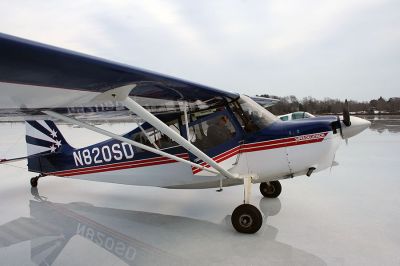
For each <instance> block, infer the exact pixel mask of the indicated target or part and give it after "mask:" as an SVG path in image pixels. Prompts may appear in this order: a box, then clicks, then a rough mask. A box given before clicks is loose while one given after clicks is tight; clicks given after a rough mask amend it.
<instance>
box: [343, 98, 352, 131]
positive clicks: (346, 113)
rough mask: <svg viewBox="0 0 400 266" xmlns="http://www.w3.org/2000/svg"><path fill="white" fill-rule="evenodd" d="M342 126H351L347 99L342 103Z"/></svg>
mask: <svg viewBox="0 0 400 266" xmlns="http://www.w3.org/2000/svg"><path fill="white" fill-rule="evenodd" d="M343 124H345V125H346V127H349V126H350V125H351V121H350V112H349V102H348V101H347V99H346V100H345V101H344V106H343Z"/></svg>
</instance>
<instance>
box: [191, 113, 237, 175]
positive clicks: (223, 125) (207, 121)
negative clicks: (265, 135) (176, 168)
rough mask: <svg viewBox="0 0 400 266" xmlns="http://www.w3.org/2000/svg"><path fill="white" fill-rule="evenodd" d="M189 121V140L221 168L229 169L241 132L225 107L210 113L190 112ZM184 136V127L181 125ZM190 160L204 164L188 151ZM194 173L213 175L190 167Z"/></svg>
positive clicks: (235, 154) (231, 165)
mask: <svg viewBox="0 0 400 266" xmlns="http://www.w3.org/2000/svg"><path fill="white" fill-rule="evenodd" d="M190 119H191V121H192V122H190V123H189V141H190V142H191V143H192V144H193V145H195V146H196V147H197V148H199V149H200V150H202V151H203V152H204V153H206V154H207V155H208V156H210V157H211V158H213V159H214V160H215V161H216V162H217V163H219V164H220V165H221V166H222V167H223V168H225V169H227V170H229V169H231V168H232V167H234V166H235V163H236V162H237V157H238V154H239V150H240V149H239V148H240V147H239V146H240V144H241V143H242V140H243V132H242V130H241V128H239V127H238V125H237V123H236V122H235V121H234V117H232V115H231V113H230V112H228V111H227V110H226V109H223V110H221V111H216V112H213V113H210V114H204V113H203V114H202V113H198V114H192V115H191V117H190ZM183 132H184V134H183V135H185V136H186V129H185V126H183ZM189 158H190V160H191V161H193V162H195V163H198V164H201V165H206V163H204V162H203V161H202V160H200V159H199V158H197V157H196V156H194V155H193V154H190V153H189ZM192 172H193V174H195V175H213V174H212V173H209V172H207V171H202V170H200V169H197V168H192Z"/></svg>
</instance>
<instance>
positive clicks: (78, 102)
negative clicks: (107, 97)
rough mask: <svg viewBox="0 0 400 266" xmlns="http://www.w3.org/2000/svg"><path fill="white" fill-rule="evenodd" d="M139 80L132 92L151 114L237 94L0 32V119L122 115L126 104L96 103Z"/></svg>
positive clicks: (202, 105)
mask: <svg viewBox="0 0 400 266" xmlns="http://www.w3.org/2000/svg"><path fill="white" fill-rule="evenodd" d="M129 84H132V85H135V89H133V90H132V91H131V92H130V94H129V96H130V97H132V98H133V99H134V100H135V101H136V102H137V103H139V104H140V105H141V106H143V107H145V108H146V109H147V110H148V111H150V112H151V113H153V114H162V113H166V112H167V113H168V112H176V111H179V110H181V104H182V103H185V104H186V105H188V106H189V108H190V109H191V110H202V109H208V108H211V107H214V106H218V105H220V104H223V103H226V102H227V101H228V102H229V101H232V100H234V99H236V98H237V97H239V95H238V94H236V93H231V92H226V91H222V90H218V89H214V88H211V87H207V86H203V85H200V84H197V83H193V82H189V81H185V80H181V79H177V78H174V77H170V76H166V75H162V74H158V73H154V72H151V71H147V70H143V69H139V68H135V67H131V66H127V65H124V64H119V63H115V62H111V61H107V60H103V59H100V58H96V57H93V56H88V55H84V54H80V53H76V52H72V51H68V50H65V49H61V48H56V47H52V46H49V45H45V44H41V43H37V42H33V41H29V40H25V39H21V38H18V37H14V36H10V35H5V34H0V121H1V120H3V121H20V120H27V119H51V118H49V117H48V116H47V115H45V114H43V113H42V111H44V110H52V111H55V112H57V113H61V114H66V115H69V114H73V115H75V117H76V115H79V119H80V120H85V119H86V120H89V119H90V120H111V119H114V120H115V119H119V118H121V119H124V118H127V117H128V116H129V115H130V112H129V111H128V109H127V108H126V107H124V106H122V105H119V104H118V103H117V102H110V101H105V102H98V101H94V99H96V97H97V96H98V95H100V94H102V93H104V92H106V91H109V90H110V89H113V88H117V87H121V86H125V85H129Z"/></svg>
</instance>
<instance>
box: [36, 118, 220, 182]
mask: <svg viewBox="0 0 400 266" xmlns="http://www.w3.org/2000/svg"><path fill="white" fill-rule="evenodd" d="M43 113H45V114H47V115H49V116H51V117H54V118H57V119H60V120H62V121H65V122H67V123H71V124H74V125H78V126H81V127H84V128H86V129H89V130H91V131H94V132H97V133H99V134H102V135H105V136H108V137H110V138H113V139H116V140H119V141H122V142H126V143H129V144H131V145H133V146H135V147H138V148H141V149H143V150H146V151H149V152H153V153H155V154H158V155H161V156H165V157H167V158H170V159H172V160H175V161H178V162H182V163H186V164H189V165H191V166H194V167H196V168H200V169H202V170H204V171H208V172H211V173H213V174H218V173H219V172H218V171H215V170H214V169H210V168H206V167H204V166H202V165H199V164H197V163H193V162H191V161H188V160H185V159H183V158H180V157H178V156H175V155H172V154H169V153H167V152H164V151H161V150H158V149H155V148H152V147H149V146H146V145H144V144H142V143H139V142H136V141H133V140H131V139H128V138H125V137H122V136H120V135H117V134H114V133H112V132H109V131H107V130H104V129H101V128H98V127H95V126H92V125H89V124H87V123H84V122H81V121H79V120H76V119H74V118H71V117H68V116H65V115H62V114H59V113H56V112H53V111H43Z"/></svg>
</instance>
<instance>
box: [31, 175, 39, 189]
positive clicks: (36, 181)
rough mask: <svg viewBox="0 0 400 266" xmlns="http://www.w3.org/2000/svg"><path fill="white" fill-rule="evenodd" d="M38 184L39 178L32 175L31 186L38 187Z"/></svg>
mask: <svg viewBox="0 0 400 266" xmlns="http://www.w3.org/2000/svg"><path fill="white" fill-rule="evenodd" d="M37 185H38V178H37V177H32V178H31V186H32V187H37Z"/></svg>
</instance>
